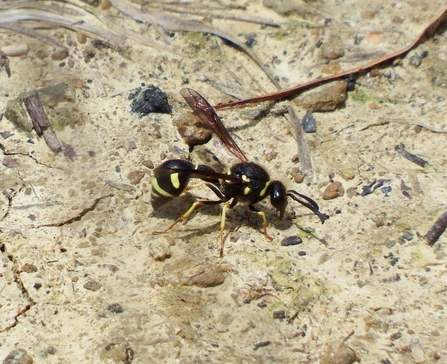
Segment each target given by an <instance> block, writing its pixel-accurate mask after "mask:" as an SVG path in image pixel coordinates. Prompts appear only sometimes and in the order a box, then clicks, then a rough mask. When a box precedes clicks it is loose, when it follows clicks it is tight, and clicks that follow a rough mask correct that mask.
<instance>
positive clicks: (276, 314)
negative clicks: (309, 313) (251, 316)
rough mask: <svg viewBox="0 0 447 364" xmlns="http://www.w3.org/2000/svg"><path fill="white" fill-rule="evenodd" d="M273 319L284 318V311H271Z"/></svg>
mask: <svg viewBox="0 0 447 364" xmlns="http://www.w3.org/2000/svg"><path fill="white" fill-rule="evenodd" d="M273 318H274V319H284V318H286V313H285V311H284V310H278V311H273Z"/></svg>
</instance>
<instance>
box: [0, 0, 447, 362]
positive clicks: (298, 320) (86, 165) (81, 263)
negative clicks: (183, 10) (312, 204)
mask: <svg viewBox="0 0 447 364" xmlns="http://www.w3.org/2000/svg"><path fill="white" fill-rule="evenodd" d="M44 3H46V2H44ZM54 3H57V2H56V1H55V2H53V4H54ZM267 3H268V2H267V1H265V2H264V4H263V3H262V2H261V1H260V0H257V1H253V2H243V1H241V0H235V1H230V0H225V1H219V2H217V1H209V2H200V3H199V2H197V7H196V8H197V9H200V10H202V11H205V12H206V10H207V9H209V8H210V7H214V8H217V9H218V11H217V13H221V14H227V13H230V14H238V15H241V16H242V15H244V16H252V17H253V16H258V17H262V18H264V19H269V20H273V21H275V22H278V23H280V24H282V25H281V28H275V27H270V26H263V25H260V24H256V23H248V22H246V21H236V20H232V19H219V18H217V17H210V18H206V19H203V21H204V22H205V23H206V22H208V23H206V24H212V25H213V26H214V27H215V28H217V29H220V30H221V31H223V32H226V33H227V34H230V35H231V36H233V37H235V38H236V39H238V40H239V41H240V42H241V43H244V42H245V41H246V40H247V39H249V38H253V39H254V40H255V41H256V44H254V45H253V47H252V48H251V51H252V52H253V53H254V54H255V55H256V56H257V57H258V58H259V59H260V61H261V63H263V64H264V65H265V66H266V67H267V69H268V70H269V72H270V73H271V74H273V75H274V76H276V77H277V79H278V81H279V83H280V84H281V86H282V87H283V88H287V87H291V86H293V85H296V84H300V83H304V82H307V81H309V80H312V79H315V78H318V77H320V76H325V75H327V74H328V72H334V71H335V72H337V70H338V71H342V70H347V69H350V68H354V67H356V66H360V65H362V64H365V63H367V62H369V61H371V60H372V59H375V58H378V57H380V56H383V55H385V54H387V53H391V52H394V51H395V50H397V49H399V48H402V47H404V46H406V45H407V44H409V43H411V42H412V41H413V40H414V39H415V38H416V37H417V35H418V34H419V33H420V32H421V31H422V30H423V29H424V27H425V26H427V25H428V23H429V22H430V20H431V19H432V18H433V17H434V16H435V15H436V14H437V13H438V12H439V11H440V10H441V9H442V7H443V6H445V5H446V4H445V2H444V1H441V0H432V1H429V2H420V1H400V2H394V3H392V2H389V1H384V0H372V1H362V0H358V1H354V0H346V1H322V0H317V1H315V2H313V1H312V2H308V3H309V4H310V5H308V6H309V8H307V7H306V8H305V9H308V10H309V9H311V10H309V12H308V13H306V12H303V11H302V9H303V6H304V5H303V4H304V3H299V2H293V1H292V2H290V3H291V4H292V5H293V4H295V5H296V4H298V5H300V6H299V9H301V10H300V11H297V12H291V13H289V14H287V15H281V14H279V13H278V12H277V11H275V10H273V9H271V8H267V7H266V6H265V5H267ZM4 4H7V3H3V2H2V3H1V4H0V6H4ZM46 4H49V3H46ZM128 4H129V5H132V6H134V7H137V6H138V5H137V4H136V3H130V2H129V3H128ZM59 5H60V6H61V7H62V8H61V9H62V10H63V9H72V10H73V9H74V10H76V13H74V12H72V13H66V14H68V15H67V16H71V15H70V14H74V15H72V16H75V19H78V20H79V19H82V20H83V21H84V22H86V23H88V24H95V25H96V26H98V27H104V28H106V29H112V30H113V26H114V27H115V29H116V32H117V33H118V32H120V31H121V32H122V33H124V30H132V31H134V32H136V33H137V34H139V35H140V36H141V37H147V38H148V39H149V37H151V38H152V39H153V42H154V44H155V45H154V46H153V47H150V46H149V45H145V44H142V43H141V42H137V41H136V40H135V39H127V40H126V42H125V47H124V48H123V49H116V48H109V47H96V48H95V47H94V46H93V45H92V40H94V39H97V38H98V37H95V36H92V35H91V34H87V37H86V38H85V37H84V34H82V32H79V31H74V30H69V29H65V28H59V27H57V28H52V29H47V27H43V28H45V29H39V30H38V32H40V33H41V34H45V35H48V36H51V37H53V39H55V40H57V41H58V42H60V43H61V44H63V45H64V46H65V47H67V49H68V51H69V52H68V56H67V57H66V58H63V59H58V58H59V57H58V56H57V55H56V56H54V53H56V52H57V50H56V49H55V48H53V47H52V46H50V45H48V44H45V43H43V42H41V41H39V40H36V39H33V38H30V37H27V36H25V35H21V34H18V33H14V32H11V31H9V30H6V29H1V31H0V48H1V49H6V50H8V49H11V47H19V46H20V47H22V48H23V49H25V51H23V52H21V53H20V54H19V55H18V56H10V57H9V60H10V68H11V73H12V74H11V77H10V78H8V76H7V75H6V72H5V71H4V70H3V71H2V72H1V73H0V113H4V112H5V109H6V105H7V102H8V101H10V100H13V99H15V98H16V97H17V96H19V94H20V93H22V92H25V91H33V90H35V89H39V88H41V87H44V86H52V85H56V84H58V83H65V84H69V85H71V86H70V88H69V89H68V91H67V92H68V93H71V94H70V95H71V96H72V97H71V98H70V97H67V98H66V99H63V100H62V101H61V104H60V105H59V106H60V107H61V108H62V109H61V110H63V111H61V113H62V114H63V115H64V118H67V119H69V121H68V122H66V124H69V125H66V126H65V127H60V126H59V128H57V130H56V134H57V136H58V138H59V140H61V141H62V142H63V143H65V145H68V146H70V148H72V149H70V150H71V154H70V155H71V159H70V158H68V157H67V155H64V154H63V153H59V154H55V153H53V152H52V151H51V150H50V148H49V147H48V145H47V144H46V143H45V141H44V139H43V138H41V137H38V136H37V135H36V133H35V131H23V130H19V129H18V128H17V127H16V126H14V125H13V124H12V122H11V121H10V120H9V119H8V118H6V116H5V115H3V118H2V119H1V120H0V132H1V133H2V134H1V135H2V137H1V136H0V144H1V146H2V150H1V151H0V154H2V155H0V157H1V159H2V160H3V163H2V164H1V165H0V173H1V179H0V186H1V192H2V193H1V194H0V247H1V249H0V256H1V258H2V265H1V266H0V360H5V358H6V357H7V356H8V354H10V353H16V354H17V355H19V354H20V353H21V354H20V355H22V361H20V360H16V359H11V358H9V359H8V361H5V362H7V363H31V362H34V363H174V362H178V363H208V362H221V363H274V362H276V363H341V364H342V363H346V364H348V363H354V362H355V360H356V358H357V359H358V360H359V361H361V363H365V364H366V363H393V364H398V363H447V349H446V348H447V340H446V338H447V329H446V310H447V307H445V305H447V302H446V297H447V274H446V273H447V255H446V253H445V251H444V248H445V246H446V244H447V234H444V235H442V236H441V238H440V239H439V241H438V242H436V243H435V244H434V245H433V246H429V245H428V244H427V243H426V241H425V240H424V239H423V238H422V236H423V235H424V234H425V233H426V232H427V231H428V229H429V228H430V226H431V225H432V224H433V223H434V221H435V220H436V219H437V218H438V217H439V216H440V215H442V214H443V213H444V212H445V211H446V209H447V195H446V187H447V148H446V144H447V120H446V107H447V101H446V100H447V68H446V64H447V36H446V33H445V20H444V25H442V24H441V26H440V27H439V28H438V31H437V32H436V33H435V34H434V35H432V36H431V37H430V38H428V39H427V40H425V41H424V42H422V43H421V44H420V45H418V46H417V47H416V48H415V49H414V50H412V51H411V52H410V53H409V54H408V55H407V56H406V57H402V58H401V59H399V60H397V61H394V63H393V62H391V63H387V64H386V65H385V66H383V67H378V68H376V69H375V70H370V71H369V72H364V73H362V74H361V75H359V77H358V78H357V80H356V81H357V82H356V84H355V89H354V90H353V91H349V92H348V93H347V98H346V101H345V102H344V103H343V104H342V105H340V106H339V107H337V109H336V110H334V111H328V112H314V113H313V116H314V117H315V119H316V122H317V132H316V133H313V134H306V138H307V142H308V144H309V149H310V155H311V158H312V165H313V170H312V172H311V173H309V174H308V175H307V176H306V178H305V179H304V182H302V183H297V182H296V180H295V179H294V176H296V175H297V171H298V170H299V167H300V163H299V162H298V161H297V160H296V158H294V156H296V155H297V154H298V150H297V145H296V141H295V139H294V135H293V129H292V127H291V126H290V122H289V118H288V114H287V113H285V114H284V113H282V112H274V111H275V110H280V109H281V107H280V106H281V105H278V104H275V105H268V106H269V108H267V106H266V105H264V104H260V105H254V106H251V107H248V108H244V109H234V110H229V111H219V112H218V114H219V115H220V116H221V117H222V119H223V121H224V123H225V125H226V126H227V127H228V128H229V129H230V130H231V132H232V133H233V136H234V138H235V140H236V141H237V143H238V144H239V146H240V147H241V149H242V150H244V151H245V152H246V154H247V156H248V158H249V159H250V160H253V161H256V162H258V163H260V164H261V165H263V166H265V167H266V169H268V171H269V173H270V175H271V177H272V178H275V179H281V180H282V181H284V183H285V184H286V185H287V186H288V187H289V188H293V189H295V190H298V191H299V192H300V193H303V194H305V195H307V196H310V197H311V198H313V199H315V201H316V202H317V203H318V204H319V206H320V209H321V211H322V212H324V213H326V214H328V215H329V216H330V218H329V220H327V221H326V222H325V224H324V225H321V224H320V222H319V220H318V218H317V217H316V216H315V215H312V214H311V213H310V212H309V211H308V210H307V209H305V208H304V207H302V206H300V205H299V204H297V203H294V202H293V201H290V203H289V206H288V208H287V211H286V217H285V219H284V220H283V221H281V222H278V221H276V219H275V217H274V211H273V209H272V207H271V205H270V203H269V201H268V199H266V200H265V201H264V202H263V203H261V204H259V207H260V208H261V209H263V210H264V211H266V215H267V217H268V219H269V222H270V223H271V224H270V226H269V227H268V232H269V234H270V235H271V236H272V237H273V241H268V240H267V239H265V237H264V235H263V232H262V225H261V221H260V219H259V217H258V216H253V218H252V219H251V224H250V225H248V224H247V214H248V213H247V212H248V209H247V207H246V206H244V205H237V206H236V207H235V208H234V209H233V210H230V211H229V212H228V214H227V222H226V228H225V254H224V257H223V258H219V257H218V246H219V224H220V213H221V208H220V207H219V206H215V207H202V208H201V209H198V210H197V213H194V214H193V215H192V217H191V219H190V220H189V221H188V223H187V224H186V225H181V224H179V225H178V226H176V227H175V229H173V230H172V231H170V232H169V233H167V234H162V235H153V234H152V232H153V231H156V230H160V229H163V228H166V227H167V226H169V225H170V224H171V223H172V222H173V221H174V220H175V219H176V218H177V217H178V216H179V215H181V214H182V213H183V212H184V211H186V210H187V209H188V207H189V205H190V203H191V201H193V197H194V196H196V197H197V196H200V197H204V198H213V197H212V195H210V193H209V191H207V190H206V189H202V188H198V189H195V190H193V191H191V194H190V195H189V196H184V197H180V198H177V199H175V200H174V201H172V202H171V203H170V204H169V205H166V206H165V207H163V208H162V209H160V210H159V211H155V212H154V211H153V210H152V207H151V204H150V189H151V183H150V182H151V176H152V174H153V167H154V166H155V167H156V166H157V165H159V164H160V163H162V162H163V161H165V160H168V159H173V158H189V159H190V160H191V161H193V162H196V163H205V164H208V165H211V166H213V167H214V168H216V169H219V170H222V171H224V170H225V169H226V166H228V165H229V164H231V163H234V160H233V161H232V160H229V159H228V157H227V156H225V155H223V154H224V153H223V152H222V151H221V150H219V148H218V147H216V145H215V143H213V142H212V141H211V142H209V143H208V144H206V145H204V146H201V147H196V148H195V149H194V150H193V151H192V152H191V153H189V150H188V146H187V145H186V144H185V143H184V141H183V140H182V138H181V137H180V135H179V134H178V131H177V129H176V128H175V127H174V126H173V125H172V120H173V118H175V117H178V116H179V115H182V114H186V113H188V112H189V109H188V107H187V106H186V104H185V102H184V100H183V99H182V98H181V96H180V95H179V90H180V89H182V88H183V87H190V88H192V89H195V90H196V91H198V92H199V93H201V94H202V95H203V96H205V97H206V98H207V99H208V100H209V102H210V103H211V104H213V105H215V104H218V103H222V102H227V101H229V100H231V99H232V98H231V97H230V96H229V95H228V94H225V93H223V92H222V90H223V89H225V90H230V91H231V93H232V94H233V95H240V96H241V97H243V98H246V97H249V96H255V95H260V94H263V93H266V92H273V91H275V90H276V89H275V86H274V85H273V84H272V83H271V82H270V81H269V79H268V78H267V77H266V75H265V74H264V73H263V72H262V70H260V69H259V68H258V66H257V65H256V64H255V63H254V62H253V60H252V59H250V58H249V57H248V56H247V55H246V54H245V53H243V52H242V51H241V50H239V49H237V48H235V47H231V46H229V45H228V44H227V43H225V42H223V41H222V40H221V39H220V38H218V37H217V36H214V35H209V34H205V35H204V34H197V33H190V32H189V33H186V32H175V33H174V32H173V33H172V34H169V33H168V36H167V37H166V40H165V39H164V38H163V37H162V36H160V34H159V33H158V32H157V30H156V29H154V27H147V26H146V25H144V24H141V23H138V22H135V20H133V19H131V18H130V17H128V16H125V15H123V14H122V13H119V12H117V11H116V10H115V9H113V8H110V7H107V6H104V5H106V4H103V5H102V7H101V6H100V7H96V8H95V9H96V11H97V12H98V13H102V14H104V15H105V16H106V17H108V18H109V19H112V20H113V24H114V25H113V26H112V25H110V24H109V23H106V22H103V21H102V20H101V19H100V18H99V17H95V16H94V15H93V14H92V13H90V12H88V11H87V9H89V8H87V7H84V6H86V5H85V4H84V3H82V2H79V1H77V2H73V3H62V2H61V3H60V4H59ZM77 5H82V6H81V7H78V6H77ZM237 5H239V6H245V8H238V7H237ZM0 9H3V8H1V7H0ZM219 9H220V10H219ZM62 10H61V11H62ZM1 11H5V10H4V9H3V10H1ZM213 11H214V13H213V14H215V13H216V11H215V10H213ZM176 15H177V16H180V17H186V16H187V15H185V14H180V15H179V14H176ZM191 17H192V19H197V20H200V19H202V18H203V16H193V15H191ZM328 18H330V19H331V21H330V22H326V25H325V19H328ZM209 22H211V23H209ZM250 33H253V34H250ZM247 35H249V36H248V37H247ZM167 41H168V42H169V45H168V44H167V43H166V42H167ZM319 41H321V42H322V44H323V45H324V44H325V42H326V45H327V44H328V43H331V42H334V43H336V44H338V45H340V44H341V47H342V50H343V51H344V55H343V56H342V57H340V58H338V59H336V60H332V61H330V62H329V63H327V62H326V60H325V59H324V58H323V57H322V54H321V52H322V47H320V44H318V43H319ZM8 47H9V48H8ZM424 51H426V53H424ZM89 52H94V54H93V53H89ZM422 54H423V55H424V56H421V55H422ZM90 55H92V57H91V58H89V57H90ZM53 58H56V59H53ZM141 84H145V85H151V84H153V85H155V86H157V87H159V88H160V89H161V90H162V91H164V92H165V93H166V94H167V96H168V101H169V104H170V105H171V106H172V114H171V115H169V114H157V113H155V114H149V115H147V116H143V117H140V116H139V115H138V114H135V113H131V110H130V105H131V101H130V100H129V99H128V96H129V94H130V93H132V92H134V91H135V89H136V88H138V87H140V86H141ZM270 107H271V108H270ZM296 111H297V114H298V116H299V117H300V118H301V117H303V116H304V114H305V111H306V110H304V109H302V108H297V109H296ZM258 112H262V113H263V116H262V117H260V118H254V117H253V115H256V114H257V113H258ZM421 126H422V127H421ZM8 132H9V133H8ZM400 144H404V145H405V149H406V150H407V151H408V152H410V153H412V154H414V155H417V156H418V157H420V158H422V159H424V160H425V161H427V162H428V164H427V165H426V166H425V167H422V166H419V165H417V164H414V163H412V162H411V161H409V160H407V159H405V158H404V157H403V156H402V155H401V154H399V153H397V152H396V151H395V146H396V145H400ZM217 159H218V160H219V161H220V162H217ZM132 172H133V173H132ZM141 177H142V178H141ZM140 178H141V179H140ZM332 181H335V182H340V183H341V185H342V186H343V188H344V190H345V193H344V195H342V196H339V197H337V198H334V199H331V200H324V199H323V198H322V195H323V192H324V191H325V189H326V187H327V186H328V185H329V184H330V183H331V182H332ZM374 181H376V182H377V181H382V182H383V185H382V186H381V187H379V188H377V189H376V190H374V192H373V193H371V194H368V195H365V196H362V195H361V194H360V193H361V192H362V187H363V186H366V185H368V184H372V183H373V182H374ZM403 192H405V193H403ZM294 235H298V236H300V237H301V238H302V239H303V242H302V244H300V245H294V246H281V241H282V239H284V238H285V237H289V236H294ZM278 316H279V317H278ZM281 317H282V318H281ZM349 335H351V336H349ZM345 338H346V341H345V342H344V343H342V341H343V340H344V339H345ZM19 349H22V350H24V351H26V353H25V352H23V351H15V352H14V350H19ZM342 354H345V355H344V357H343V355H342ZM337 355H338V356H342V357H343V358H342V359H340V360H339V361H337V360H336V359H335V357H336V356H337ZM31 359H32V361H30V360H31Z"/></svg>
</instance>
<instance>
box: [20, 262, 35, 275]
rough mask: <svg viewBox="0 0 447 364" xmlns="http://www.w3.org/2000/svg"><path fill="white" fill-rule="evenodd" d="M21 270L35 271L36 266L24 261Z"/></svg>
mask: <svg viewBox="0 0 447 364" xmlns="http://www.w3.org/2000/svg"><path fill="white" fill-rule="evenodd" d="M22 272H25V273H35V272H37V267H36V266H35V265H34V264H29V263H26V264H24V265H23V266H22Z"/></svg>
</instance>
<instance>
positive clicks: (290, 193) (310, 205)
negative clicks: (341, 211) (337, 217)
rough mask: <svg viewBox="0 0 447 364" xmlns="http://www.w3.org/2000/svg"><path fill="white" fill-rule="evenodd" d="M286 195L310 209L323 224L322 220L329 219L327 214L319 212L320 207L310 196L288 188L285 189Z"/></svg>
mask: <svg viewBox="0 0 447 364" xmlns="http://www.w3.org/2000/svg"><path fill="white" fill-rule="evenodd" d="M287 196H289V197H291V198H292V199H293V200H295V201H296V202H298V203H300V204H301V205H303V206H305V207H307V208H308V209H309V210H310V211H312V212H313V213H314V214H315V215H317V216H318V218H319V219H320V221H321V223H322V224H324V222H325V221H326V220H327V219H329V216H328V215H326V214H322V213H321V212H320V207H319V206H318V204H317V203H316V202H315V201H314V200H312V199H311V198H310V197H307V196H305V195H303V194H301V193H298V192H296V191H294V190H288V191H287ZM298 197H301V198H302V199H304V200H305V201H303V200H300V199H299V198H298Z"/></svg>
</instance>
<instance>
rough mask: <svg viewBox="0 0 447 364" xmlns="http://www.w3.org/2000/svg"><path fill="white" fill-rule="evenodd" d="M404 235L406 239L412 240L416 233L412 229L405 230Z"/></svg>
mask: <svg viewBox="0 0 447 364" xmlns="http://www.w3.org/2000/svg"><path fill="white" fill-rule="evenodd" d="M402 237H403V238H404V239H405V240H408V241H410V240H413V239H414V234H413V233H412V232H411V231H410V230H405V231H404V233H403V234H402Z"/></svg>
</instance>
